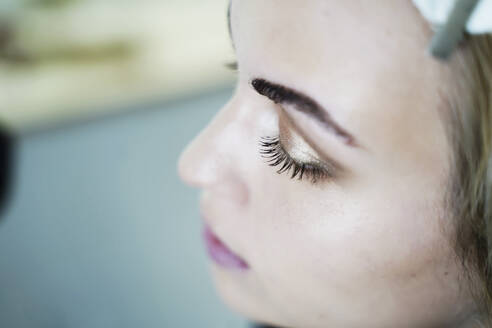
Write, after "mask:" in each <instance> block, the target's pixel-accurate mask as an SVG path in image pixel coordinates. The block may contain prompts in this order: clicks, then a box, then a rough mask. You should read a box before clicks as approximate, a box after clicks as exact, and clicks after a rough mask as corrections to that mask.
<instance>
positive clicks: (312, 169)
mask: <svg viewBox="0 0 492 328" xmlns="http://www.w3.org/2000/svg"><path fill="white" fill-rule="evenodd" d="M260 146H261V147H262V149H261V150H260V154H261V156H262V157H263V158H265V159H267V164H268V165H270V166H278V165H280V164H282V163H283V164H282V167H281V168H280V169H278V170H277V173H278V174H281V173H284V172H287V171H289V170H290V169H291V168H293V172H292V174H291V176H290V178H291V179H294V178H295V177H296V176H297V177H298V180H302V179H303V177H304V176H310V177H311V182H312V183H313V184H315V183H316V182H318V181H320V180H324V179H328V178H332V177H334V174H332V173H331V172H329V171H327V170H326V169H323V168H321V167H318V166H316V165H314V164H309V163H299V162H298V161H296V160H295V159H293V158H292V157H291V156H290V155H289V154H288V153H287V152H286V151H285V150H284V149H283V147H282V144H281V143H280V138H279V137H262V138H261V140H260Z"/></svg>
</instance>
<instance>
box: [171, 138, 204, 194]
mask: <svg viewBox="0 0 492 328" xmlns="http://www.w3.org/2000/svg"><path fill="white" fill-rule="evenodd" d="M194 143H195V141H194V142H192V143H190V144H189V145H188V146H187V147H186V148H185V149H184V150H183V152H182V153H181V155H180V156H179V159H178V163H177V171H178V176H179V178H180V179H181V180H182V181H183V182H184V183H186V184H187V185H190V186H192V187H203V185H204V183H205V182H204V181H202V179H200V178H199V174H198V173H199V168H198V165H197V159H196V158H194V156H195V154H194V153H193V152H194V151H195V146H194Z"/></svg>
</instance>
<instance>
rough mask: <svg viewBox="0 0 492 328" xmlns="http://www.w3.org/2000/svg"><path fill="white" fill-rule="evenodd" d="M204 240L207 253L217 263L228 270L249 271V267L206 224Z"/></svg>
mask: <svg viewBox="0 0 492 328" xmlns="http://www.w3.org/2000/svg"><path fill="white" fill-rule="evenodd" d="M203 238H204V240H205V245H206V247H207V252H208V254H209V255H210V257H211V258H212V260H214V261H215V263H217V264H218V265H220V266H222V267H224V268H228V269H236V270H247V269H249V265H248V264H247V263H246V262H245V261H244V260H243V259H241V258H240V257H239V256H238V255H237V254H234V252H233V251H231V250H230V249H229V248H228V247H227V246H226V245H225V244H224V243H223V242H222V241H221V240H220V239H219V238H218V237H217V236H216V235H215V234H214V233H213V232H212V230H211V229H210V228H209V227H208V226H207V225H206V224H205V225H204V227H203Z"/></svg>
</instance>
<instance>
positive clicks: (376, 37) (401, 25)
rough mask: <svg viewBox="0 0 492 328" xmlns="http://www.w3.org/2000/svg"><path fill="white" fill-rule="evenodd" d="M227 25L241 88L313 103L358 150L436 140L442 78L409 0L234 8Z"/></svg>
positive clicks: (314, 0) (254, 0) (266, 1)
mask: <svg viewBox="0 0 492 328" xmlns="http://www.w3.org/2000/svg"><path fill="white" fill-rule="evenodd" d="M231 17H232V31H233V35H234V39H235V45H236V51H237V56H238V61H239V63H240V66H241V72H242V74H243V75H245V76H244V77H245V78H251V77H256V76H263V77H266V78H269V79H272V80H274V81H278V82H281V83H284V84H287V85H289V86H291V87H293V88H296V89H299V90H300V91H303V92H305V93H307V94H309V95H312V96H313V97H314V98H315V99H317V101H319V102H320V103H321V104H322V105H323V107H325V108H329V110H330V111H331V112H332V115H333V116H334V118H335V119H336V120H337V121H339V123H341V125H342V126H345V127H346V128H347V129H348V130H349V131H353V132H354V134H356V137H357V138H358V139H361V141H362V143H363V144H364V143H366V144H369V146H372V147H371V148H373V149H377V150H378V151H380V152H387V153H388V154H390V153H392V152H394V150H395V147H398V146H400V147H401V146H402V145H405V146H408V147H410V146H413V145H411V144H410V143H409V138H410V139H412V140H414V142H415V143H416V144H417V146H419V145H420V146H421V144H422V143H423V142H424V141H425V140H426V139H427V140H428V139H429V138H430V139H433V138H434V137H435V134H436V133H441V132H442V129H441V128H440V127H439V126H438V125H440V124H441V120H440V116H439V113H438V109H437V108H438V107H439V102H440V99H439V97H438V96H437V95H438V87H439V84H440V83H441V82H442V80H443V69H442V67H440V66H441V65H440V64H439V63H436V61H435V60H433V59H432V58H431V57H430V56H429V55H428V54H427V53H426V48H427V45H428V41H429V39H430V36H431V31H430V30H429V28H428V26H427V25H426V23H425V21H424V20H423V19H422V18H421V17H420V15H419V13H418V11H417V9H416V8H415V7H414V6H413V4H412V2H411V1H410V0H380V1H362V0H344V1H338V0H337V1H335V0H302V1H301V0H247V1H244V0H243V1H241V0H233V1H232V6H231ZM436 131H437V132H436ZM388 139H391V140H388ZM434 139H435V138H434ZM441 145H442V144H441ZM433 146H436V145H429V144H428V146H427V149H423V150H425V151H432V147H433ZM420 150H422V149H420ZM415 151H417V149H415Z"/></svg>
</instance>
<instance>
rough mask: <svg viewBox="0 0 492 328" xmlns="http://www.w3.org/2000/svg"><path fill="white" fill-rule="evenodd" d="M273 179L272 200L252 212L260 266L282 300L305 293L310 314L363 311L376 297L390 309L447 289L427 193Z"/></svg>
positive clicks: (266, 189)
mask: <svg viewBox="0 0 492 328" xmlns="http://www.w3.org/2000/svg"><path fill="white" fill-rule="evenodd" d="M269 180H270V183H269V184H268V185H264V186H263V187H262V188H263V192H262V194H263V195H265V194H266V195H269V197H268V198H267V199H262V200H259V199H257V201H258V203H257V204H256V205H255V206H253V208H255V213H251V214H252V221H254V222H252V223H253V224H255V225H256V226H257V227H258V229H257V230H256V231H255V234H256V236H257V237H256V241H257V243H256V245H255V246H254V248H255V251H254V260H255V261H256V263H255V264H256V268H257V269H258V274H259V276H261V279H263V284H264V285H265V286H268V288H269V289H270V290H271V292H270V294H272V295H276V297H278V300H276V302H280V304H282V302H284V301H285V300H286V299H288V300H292V299H293V298H295V299H299V298H302V304H305V310H306V311H318V312H325V311H326V310H327V309H326V307H328V308H329V309H331V310H333V309H337V310H336V311H343V309H344V308H347V307H348V308H350V309H351V311H353V309H354V306H355V307H357V306H360V309H361V311H362V312H361V313H364V311H366V310H370V309H369V308H368V307H369V306H370V305H369V304H372V302H374V300H379V301H378V302H380V303H381V306H382V307H384V308H385V309H387V308H388V307H390V306H396V305H395V304H399V302H408V303H409V304H406V305H409V306H412V304H411V303H412V302H413V303H416V304H415V306H417V305H420V303H419V302H420V301H421V298H422V299H425V298H428V299H429V300H430V298H429V294H428V291H432V293H434V291H435V290H436V289H439V288H441V287H442V289H443V290H445V289H446V288H445V287H443V286H442V284H441V283H440V282H438V283H436V276H437V275H439V270H441V269H442V271H443V272H442V274H443V275H444V271H445V270H446V265H445V262H446V261H445V260H444V259H446V258H449V253H447V248H446V247H445V245H446V243H445V241H444V239H443V238H442V236H441V235H442V233H441V232H440V228H439V216H438V214H437V212H436V211H435V210H433V208H432V206H430V205H429V204H428V202H427V201H425V202H424V201H422V199H428V198H427V197H425V194H424V193H423V192H420V191H417V190H416V191H415V192H410V191H409V190H408V188H406V192H403V191H398V190H397V189H395V188H387V187H384V184H379V187H373V188H362V187H361V186H360V185H359V186H354V189H353V190H351V191H344V190H342V189H340V188H337V187H336V185H333V186H332V187H328V188H327V189H326V190H319V189H317V188H314V187H313V186H311V185H310V184H309V183H306V182H302V183H301V182H298V181H290V180H289V179H288V178H287V177H280V176H279V177H278V178H276V179H269ZM274 181H276V182H274ZM355 188H357V189H355ZM429 196H431V194H429ZM306 291H309V293H306ZM395 297H396V298H398V297H401V300H396V301H395V299H394V298H395ZM412 298H413V299H412ZM385 300H386V301H388V304H385ZM297 303H299V304H301V300H300V299H299V302H296V304H297ZM383 304H384V305H383ZM400 305H401V304H400ZM286 306H289V305H288V304H286ZM301 306H303V305H301ZM373 311H377V310H376V309H373Z"/></svg>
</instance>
